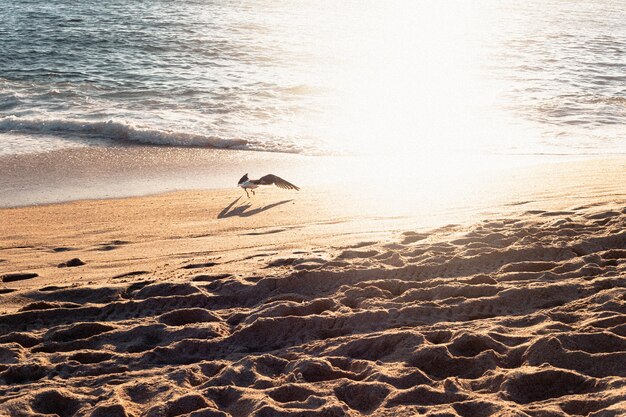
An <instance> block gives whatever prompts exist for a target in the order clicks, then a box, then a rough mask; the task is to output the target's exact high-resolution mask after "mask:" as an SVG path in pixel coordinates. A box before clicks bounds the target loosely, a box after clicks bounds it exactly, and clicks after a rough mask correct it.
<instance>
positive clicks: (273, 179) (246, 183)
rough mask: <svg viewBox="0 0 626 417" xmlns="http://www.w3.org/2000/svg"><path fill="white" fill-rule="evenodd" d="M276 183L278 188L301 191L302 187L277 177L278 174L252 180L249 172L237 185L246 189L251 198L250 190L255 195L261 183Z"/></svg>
mask: <svg viewBox="0 0 626 417" xmlns="http://www.w3.org/2000/svg"><path fill="white" fill-rule="evenodd" d="M272 184H274V185H275V186H277V187H278V188H284V189H286V190H296V191H299V190H300V187H298V186H295V185H293V184H292V183H290V182H287V181H285V180H284V179H282V178H280V177H277V176H276V175H272V174H268V175H265V176H264V177H261V178H259V179H258V180H251V179H250V178H248V174H246V175H244V176H243V177H241V179H240V180H239V182H238V183H237V186H239V187H241V188H243V189H244V191H245V192H246V195H247V196H248V198H250V194H248V190H250V191H252V195H254V189H255V188H258V187H259V185H272Z"/></svg>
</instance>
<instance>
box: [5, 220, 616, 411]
mask: <svg viewBox="0 0 626 417" xmlns="http://www.w3.org/2000/svg"><path fill="white" fill-rule="evenodd" d="M303 264H314V265H315V267H314V268H313V267H312V268H301V265H303ZM185 265H186V266H184V267H183V269H191V270H195V269H197V268H210V267H212V266H213V264H212V263H203V264H194V263H187V264H185ZM266 265H267V268H264V269H263V273H264V274H265V275H263V276H260V277H259V276H257V277H254V278H250V279H247V278H245V277H243V278H242V277H238V276H236V275H230V274H216V275H197V271H192V272H194V274H196V276H195V278H193V276H189V277H188V279H186V280H184V281H181V280H180V279H178V280H174V279H173V280H171V281H169V280H168V281H165V282H162V281H163V280H160V281H161V282H157V279H156V278H155V277H151V276H150V274H149V273H147V272H146V271H141V274H137V275H141V277H135V279H136V281H134V282H133V281H132V280H130V281H127V282H120V281H119V280H112V281H110V282H111V284H110V285H108V286H106V285H105V286H99V287H89V286H84V287H78V288H62V287H47V288H42V289H41V290H35V291H21V292H19V296H20V297H23V298H24V299H25V300H27V302H26V304H25V307H24V308H22V309H21V310H19V311H15V312H12V313H10V314H4V315H1V316H0V415H9V416H15V417H21V416H24V417H25V416H33V415H57V416H60V417H69V416H91V417H104V416H113V417H116V416H120V417H130V416H136V417H138V416H147V417H162V416H163V417H164V416H168V417H169V416H189V417H202V416H205V417H206V416H221V417H224V416H234V417H239V416H290V417H294V416H299V417H307V416H357V415H364V414H366V415H376V416H394V417H397V416H413V415H430V416H460V417H470V416H471V417H481V416H490V415H502V416H504V415H507V416H568V415H580V416H589V417H593V416H595V417H599V416H620V415H622V416H623V415H626V279H625V277H626V210H607V211H603V212H591V213H590V212H589V209H584V208H580V209H577V210H571V211H567V212H558V213H554V212H542V211H533V212H529V213H524V214H523V215H520V216H518V217H511V218H505V219H500V220H490V221H486V222H483V223H480V224H477V225H475V226H473V227H470V228H461V227H458V226H449V227H446V228H441V229H438V230H435V231H433V232H432V233H430V234H428V233H413V232H408V233H405V234H403V235H402V236H401V237H400V239H399V241H398V242H397V243H393V244H388V243H386V244H382V243H381V244H377V243H375V242H366V243H364V244H362V245H356V246H354V247H351V248H343V249H341V250H340V251H339V253H337V255H336V258H335V259H332V260H330V261H328V260H319V259H318V260H317V261H316V262H314V263H312V262H311V261H310V259H308V258H302V260H301V259H300V258H298V257H293V258H281V259H279V260H276V259H268V261H267V264H266ZM86 267H88V265H87V266H85V268H86ZM133 277H134V275H132V274H131V275H127V276H126V277H125V278H133ZM141 279H147V280H143V281H141ZM5 281H6V280H5ZM6 282H11V278H10V277H9V280H8V281H6ZM9 296H15V292H12V293H9V292H6V293H4V294H2V295H0V297H9Z"/></svg>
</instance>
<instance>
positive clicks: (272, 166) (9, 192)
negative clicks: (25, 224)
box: [0, 145, 626, 208]
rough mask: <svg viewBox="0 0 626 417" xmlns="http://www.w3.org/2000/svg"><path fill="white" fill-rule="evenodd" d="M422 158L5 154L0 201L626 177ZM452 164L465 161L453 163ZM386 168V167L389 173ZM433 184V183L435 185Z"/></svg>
mask: <svg viewBox="0 0 626 417" xmlns="http://www.w3.org/2000/svg"><path fill="white" fill-rule="evenodd" d="M420 158H421V159H417V160H407V159H402V158H392V157H388V156H385V155H380V156H308V155H300V154H283V153H274V152H256V151H247V150H242V151H237V150H220V149H198V148H163V147H154V146H135V145H133V146H110V147H87V148H70V149H63V150H57V151H52V152H45V153H38V154H24V155H10V156H0V166H3V169H2V171H1V172H0V208H9V207H28V206H30V205H45V204H52V203H65V202H71V201H81V200H98V199H112V198H132V197H141V196H148V195H155V194H161V193H167V192H173V191H190V190H226V189H229V188H232V189H236V188H237V187H236V181H237V179H238V178H240V177H241V175H243V174H244V173H245V172H249V173H250V175H251V176H252V177H254V176H261V175H265V174H266V173H276V174H279V175H282V176H284V177H285V178H291V179H292V182H294V183H298V185H302V186H305V187H310V186H313V187H318V186H327V187H333V186H338V187H343V186H346V187H349V188H353V189H358V190H360V191H362V192H366V193H367V192H370V191H372V192H374V193H378V192H379V191H380V189H385V188H389V187H390V186H391V187H392V188H394V192H396V193H397V194H401V193H402V192H401V190H400V187H401V185H399V184H407V185H408V187H405V190H404V192H406V193H426V194H428V193H433V192H438V191H437V187H439V189H441V188H454V187H456V184H455V182H467V186H469V187H475V188H478V189H481V188H484V184H481V183H480V181H481V180H482V181H483V182H497V180H499V178H500V177H502V178H503V179H504V181H503V182H506V181H512V177H513V176H518V177H520V178H521V179H524V177H525V176H527V173H526V172H525V171H542V170H543V171H549V170H550V169H555V170H558V169H559V168H558V167H559V166H565V167H566V168H565V169H566V170H570V171H573V170H575V169H576V168H572V166H575V165H576V164H581V166H584V167H589V166H590V165H592V164H594V163H600V164H605V163H607V161H608V164H609V165H611V169H612V170H613V171H615V172H616V173H617V175H620V176H622V177H626V176H624V174H623V173H622V172H619V171H618V170H616V169H615V167H614V165H616V164H619V163H620V161H626V155H618V156H616V157H615V156H614V157H608V156H604V155H597V156H577V155H566V156H563V155H550V156H546V155H484V154H475V155H464V154H458V155H456V154H435V155H422V156H421V157H420ZM568 165H569V166H568ZM447 166H460V167H461V168H458V169H457V170H456V171H454V170H449V169H448V168H447ZM624 166H626V162H625V163H624ZM551 167H554V168H551ZM243 171H245V172H243ZM624 171H626V168H625V169H624ZM381 172H384V173H385V175H384V177H382V178H381V176H380V175H379V173H381ZM539 175H545V173H543V174H539ZM568 181H569V180H568ZM423 184H426V186H423ZM428 184H434V185H433V186H430V188H429V186H428ZM515 187H517V185H515ZM460 192H462V190H461V191H460Z"/></svg>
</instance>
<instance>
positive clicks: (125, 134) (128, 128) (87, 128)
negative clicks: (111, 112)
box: [0, 116, 278, 151]
mask: <svg viewBox="0 0 626 417" xmlns="http://www.w3.org/2000/svg"><path fill="white" fill-rule="evenodd" d="M9 132H11V133H25V134H31V135H38V134H41V135H46V136H56V137H60V138H66V139H72V137H74V138H84V139H89V138H90V137H91V138H97V139H108V140H112V141H123V142H137V143H144V144H151V145H162V146H178V147H202V148H220V149H248V148H251V149H258V148H261V147H260V146H258V147H256V148H255V147H254V144H250V143H249V141H247V140H244V139H225V138H221V137H219V136H214V135H203V134H197V133H189V132H177V131H171V130H158V129H150V128H143V127H138V126H134V125H132V124H130V123H125V122H118V121H113V120H109V121H106V122H88V121H81V120H60V119H22V118H19V117H14V116H9V117H4V118H1V119H0V133H9ZM250 145H252V146H251V147H250ZM260 150H261V149H260ZM277 151H278V149H277Z"/></svg>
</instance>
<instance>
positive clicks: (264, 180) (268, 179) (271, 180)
mask: <svg viewBox="0 0 626 417" xmlns="http://www.w3.org/2000/svg"><path fill="white" fill-rule="evenodd" d="M257 184H259V185H272V184H274V185H276V186H277V187H278V188H285V189H288V190H296V191H297V190H300V187H298V186H296V185H293V184H292V183H290V182H288V181H285V180H284V179H282V178H280V177H277V176H276V175H272V174H268V175H265V176H263V177H261V178H259V179H258V180H257Z"/></svg>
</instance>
